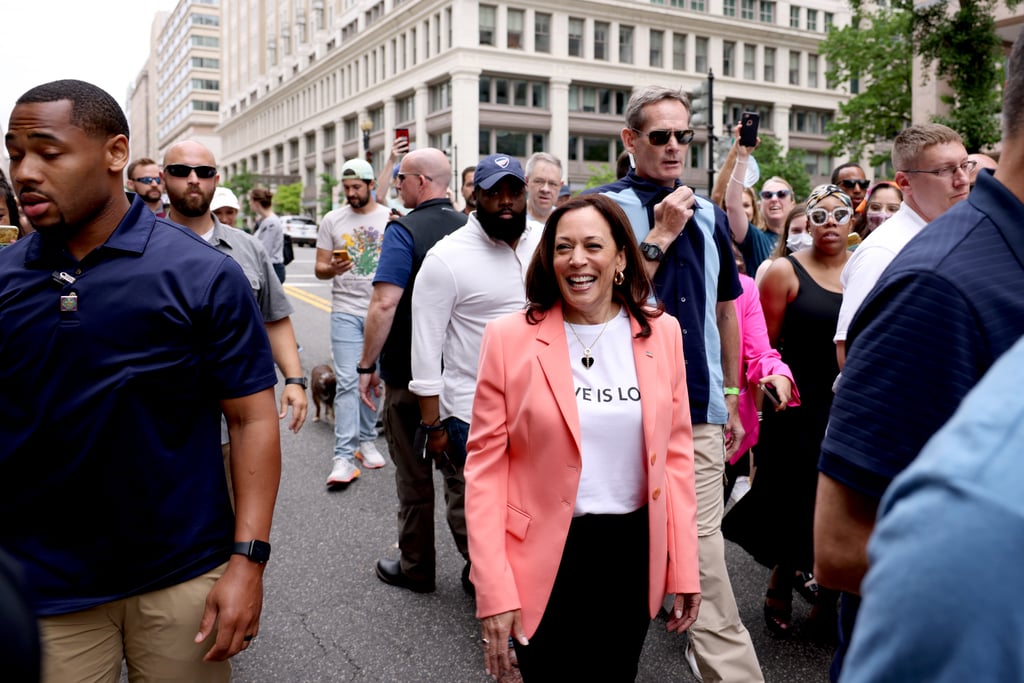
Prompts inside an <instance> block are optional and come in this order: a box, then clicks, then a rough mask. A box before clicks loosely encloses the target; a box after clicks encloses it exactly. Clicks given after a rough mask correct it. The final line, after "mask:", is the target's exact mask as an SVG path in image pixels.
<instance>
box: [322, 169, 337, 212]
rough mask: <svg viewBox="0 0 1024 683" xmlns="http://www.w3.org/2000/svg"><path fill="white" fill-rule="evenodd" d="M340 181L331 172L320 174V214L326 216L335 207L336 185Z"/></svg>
mask: <svg viewBox="0 0 1024 683" xmlns="http://www.w3.org/2000/svg"><path fill="white" fill-rule="evenodd" d="M337 184H338V181H337V179H336V178H334V176H332V175H331V174H330V173H321V174H320V196H319V197H318V199H319V200H320V215H321V216H324V215H326V214H327V212H328V211H331V210H332V209H334V186H335V185H337Z"/></svg>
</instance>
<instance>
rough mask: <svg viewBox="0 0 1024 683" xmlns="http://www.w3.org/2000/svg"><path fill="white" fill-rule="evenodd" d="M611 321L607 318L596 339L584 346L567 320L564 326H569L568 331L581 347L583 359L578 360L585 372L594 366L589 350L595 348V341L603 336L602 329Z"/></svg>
mask: <svg viewBox="0 0 1024 683" xmlns="http://www.w3.org/2000/svg"><path fill="white" fill-rule="evenodd" d="M614 317H615V316H612V318H614ZM611 321H612V319H611V318H608V320H605V321H604V325H602V326H601V331H600V332H598V333H597V337H595V338H594V341H592V342H591V343H590V344H589V345H588V344H584V343H583V340H582V339H580V335H578V334H576V328H575V327H573V324H572V323H571V322H569V321H568V320H567V321H566V324H568V325H569V330H570V331H571V332H572V336H574V337H576V341H578V342H579V343H580V346H582V347H583V357H582V358H580V362H581V363H583V367H585V368H586V369H587V370H589V369H590V368H591V366H593V365H594V356H593V355H591V353H590V349H592V348H594V347H595V346H597V340H598V339H600V338H601V335H602V334H604V329H605V328H606V327H608V323H610V322H611Z"/></svg>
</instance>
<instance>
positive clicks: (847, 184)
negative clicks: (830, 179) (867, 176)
mask: <svg viewBox="0 0 1024 683" xmlns="http://www.w3.org/2000/svg"><path fill="white" fill-rule="evenodd" d="M839 184H840V185H841V186H842V187H843V189H844V190H852V189H853V188H855V187H859V188H860V189H862V190H866V189H868V186H869V185H871V181H870V180H854V179H852V178H849V179H847V180H840V181H839Z"/></svg>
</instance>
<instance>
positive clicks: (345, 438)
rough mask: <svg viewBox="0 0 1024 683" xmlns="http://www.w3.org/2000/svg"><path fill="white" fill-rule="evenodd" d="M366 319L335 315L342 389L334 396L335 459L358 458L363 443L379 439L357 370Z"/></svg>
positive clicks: (333, 326)
mask: <svg viewBox="0 0 1024 683" xmlns="http://www.w3.org/2000/svg"><path fill="white" fill-rule="evenodd" d="M365 322H366V321H365V319H364V318H361V317H359V316H357V315H351V314H349V313H332V314H331V350H332V351H333V352H334V374H335V376H336V377H337V379H338V389H337V392H336V393H335V395H334V457H335V458H348V459H349V460H352V459H353V458H354V457H355V454H356V449H357V448H358V447H359V442H360V441H374V440H376V438H377V428H376V424H377V413H375V412H374V411H372V410H370V409H369V408H367V407H366V405H365V404H364V403H363V402H362V401H360V400H359V374H358V373H357V372H356V366H357V365H359V359H360V357H361V356H362V355H363V325H364V323H365Z"/></svg>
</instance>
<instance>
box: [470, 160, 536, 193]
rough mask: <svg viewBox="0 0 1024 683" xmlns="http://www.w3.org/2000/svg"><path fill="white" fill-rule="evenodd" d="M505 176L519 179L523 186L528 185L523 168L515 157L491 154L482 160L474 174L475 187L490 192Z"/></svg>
mask: <svg viewBox="0 0 1024 683" xmlns="http://www.w3.org/2000/svg"><path fill="white" fill-rule="evenodd" d="M505 176H512V177H514V178H518V179H519V182H521V183H522V184H523V185H525V184H526V175H525V174H524V173H523V167H522V165H521V164H520V163H519V161H518V160H517V159H516V158H515V157H510V156H507V155H505V154H491V155H488V156H486V157H484V158H483V159H481V160H480V163H479V164H477V165H476V171H475V172H474V173H473V186H474V187H479V188H480V189H482V190H489V189H491V188H492V187H494V184H495V183H497V182H498V181H499V180H501V179H502V178H504V177H505Z"/></svg>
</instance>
